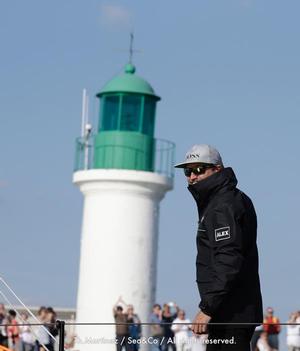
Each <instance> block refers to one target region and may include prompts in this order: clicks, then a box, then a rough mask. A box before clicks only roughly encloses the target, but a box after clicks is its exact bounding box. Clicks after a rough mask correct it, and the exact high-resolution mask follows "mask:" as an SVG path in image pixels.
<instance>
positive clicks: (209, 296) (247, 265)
mask: <svg viewBox="0 0 300 351" xmlns="http://www.w3.org/2000/svg"><path fill="white" fill-rule="evenodd" d="M175 167H178V168H183V169H184V174H185V176H186V177H187V181H188V189H189V191H190V192H191V193H192V195H193V197H194V199H195V200H196V203H197V207H198V213H199V227H198V233H197V260H196V268H197V284H198V289H199V292H200V297H201V303H200V304H199V308H200V311H199V312H198V313H197V315H196V317H195V319H194V321H193V323H194V324H193V326H192V330H193V332H194V333H196V334H203V333H207V331H208V334H209V335H208V339H209V340H208V347H207V351H215V350H232V351H233V350H238V351H248V350H250V340H251V336H252V334H253V331H254V327H255V324H257V325H258V324H260V323H261V322H262V319H263V316H262V299H261V292H260V283H259V275H258V253H257V246H256V214H255V210H254V207H253V205H252V202H251V200H250V199H249V197H247V196H246V195H245V194H244V193H243V192H241V191H240V190H238V189H237V188H236V185H237V180H236V177H235V174H234V172H233V170H232V169H231V168H229V167H228V168H224V166H223V162H222V159H221V156H220V154H219V152H218V151H217V150H216V149H214V148H213V147H211V146H209V145H205V144H202V145H194V146H193V147H192V148H191V150H189V151H188V153H187V154H186V158H185V161H184V162H183V163H180V164H178V165H176V166H175ZM208 323H211V325H208ZM213 323H226V324H222V325H220V324H219V325H214V324H213ZM240 323H249V324H240ZM220 340H223V342H221V341H220ZM226 340H227V341H226ZM232 340H234V343H230V344H229V343H228V342H229V341H231V342H232ZM226 342H227V344H226Z"/></svg>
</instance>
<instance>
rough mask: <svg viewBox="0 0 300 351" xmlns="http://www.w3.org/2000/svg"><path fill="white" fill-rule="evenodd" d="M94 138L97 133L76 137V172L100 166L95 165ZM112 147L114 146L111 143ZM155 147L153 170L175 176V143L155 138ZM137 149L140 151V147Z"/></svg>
mask: <svg viewBox="0 0 300 351" xmlns="http://www.w3.org/2000/svg"><path fill="white" fill-rule="evenodd" d="M94 138H95V135H91V136H90V138H89V139H85V138H82V137H80V138H77V139H76V153H75V165H74V171H75V172H76V171H80V170H88V169H97V168H99V167H96V166H95V161H94V151H95V147H94ZM110 147H112V146H111V145H110ZM153 149H154V150H153V151H154V152H153V169H152V170H151V171H152V172H154V173H159V174H162V175H165V176H167V177H168V178H173V177H174V161H175V144H174V143H172V142H171V141H168V140H163V139H154V143H153ZM136 151H137V152H140V150H138V149H137V150H136ZM136 169H138V166H137V167H136Z"/></svg>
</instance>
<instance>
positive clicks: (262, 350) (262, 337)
mask: <svg viewBox="0 0 300 351" xmlns="http://www.w3.org/2000/svg"><path fill="white" fill-rule="evenodd" d="M287 323H288V324H287V326H286V328H287V330H286V331H287V340H286V341H287V342H286V343H287V347H288V351H300V311H296V312H293V313H291V315H290V318H289V320H288V321H287ZM280 332H281V325H280V320H279V318H278V317H276V316H275V315H274V310H273V308H272V307H268V308H267V310H266V314H265V317H264V324H263V325H261V326H258V327H257V328H256V329H255V332H254V335H253V338H252V342H251V343H252V350H253V351H278V350H279V334H280Z"/></svg>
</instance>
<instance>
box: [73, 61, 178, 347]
mask: <svg viewBox="0 0 300 351" xmlns="http://www.w3.org/2000/svg"><path fill="white" fill-rule="evenodd" d="M135 71H136V68H135V66H134V65H133V64H131V63H129V64H127V65H126V66H125V68H124V72H123V73H122V74H120V75H118V76H116V77H115V78H113V79H112V80H111V81H109V82H108V83H107V84H106V85H105V86H104V87H103V88H102V90H101V91H100V92H99V93H98V94H97V95H96V96H97V98H99V102H100V109H99V120H98V126H97V128H95V130H94V131H93V132H92V133H90V130H88V132H87V133H86V135H85V136H84V137H81V138H78V139H77V141H76V161H75V163H76V164H75V171H74V174H73V183H74V184H75V185H76V186H78V188H79V190H80V191H81V193H82V194H83V198H84V201H83V219H82V233H81V246H80V269H79V283H78V295H77V317H76V319H77V322H78V323H97V322H101V323H114V316H113V313H112V308H113V305H114V304H115V303H116V301H117V300H118V297H119V296H122V298H123V300H124V301H126V302H127V303H130V304H132V305H133V306H134V308H135V312H136V313H137V314H138V315H139V317H140V319H141V321H142V322H148V321H149V315H150V313H151V307H152V304H153V303H154V301H155V292H156V275H157V254H158V229H159V205H160V202H161V200H162V199H163V198H164V196H165V194H166V192H167V191H170V190H171V189H172V188H173V170H172V169H173V161H174V144H173V143H172V142H169V141H166V140H161V139H156V138H155V118H156V105H157V102H158V101H159V100H160V97H159V96H157V95H156V94H155V92H154V90H153V88H152V87H151V85H150V84H149V83H148V82H147V81H146V80H145V79H143V78H141V77H139V76H138V75H137V74H136V72H135ZM76 335H77V344H76V349H78V350H106V351H107V350H115V348H116V346H115V344H113V342H111V343H109V342H108V341H107V340H113V339H114V337H115V326H114V325H107V326H97V325H89V326H87V325H78V326H77V329H76ZM101 340H102V341H101ZM104 340H106V341H107V342H105V341H104Z"/></svg>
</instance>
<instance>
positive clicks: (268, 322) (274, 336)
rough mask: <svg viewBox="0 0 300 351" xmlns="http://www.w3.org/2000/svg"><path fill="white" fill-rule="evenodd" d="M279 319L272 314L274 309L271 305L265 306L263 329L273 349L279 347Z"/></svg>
mask: <svg viewBox="0 0 300 351" xmlns="http://www.w3.org/2000/svg"><path fill="white" fill-rule="evenodd" d="M279 323H280V321H279V319H278V318H277V317H275V316H274V310H273V308H272V307H268V308H267V314H266V316H265V318H264V325H263V328H264V331H265V332H266V333H267V336H268V340H269V344H270V346H271V347H272V348H273V349H274V350H278V349H279V339H278V334H279V333H280V324H279Z"/></svg>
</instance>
